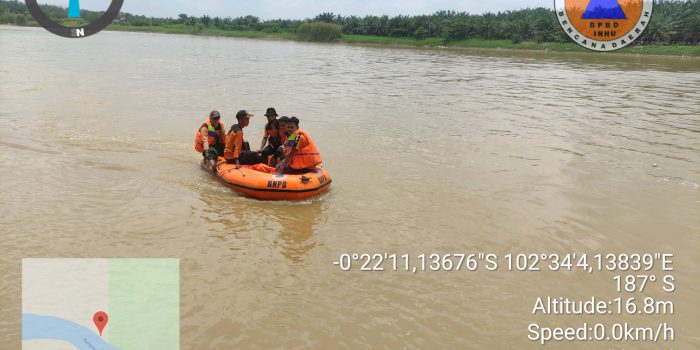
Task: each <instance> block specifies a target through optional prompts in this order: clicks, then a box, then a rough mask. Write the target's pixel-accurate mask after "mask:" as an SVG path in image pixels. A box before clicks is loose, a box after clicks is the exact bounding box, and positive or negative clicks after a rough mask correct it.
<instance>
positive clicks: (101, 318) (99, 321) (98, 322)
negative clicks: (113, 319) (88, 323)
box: [92, 311, 109, 337]
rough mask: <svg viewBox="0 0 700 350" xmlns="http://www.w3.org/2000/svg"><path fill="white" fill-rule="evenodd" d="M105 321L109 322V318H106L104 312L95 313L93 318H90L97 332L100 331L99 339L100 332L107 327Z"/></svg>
mask: <svg viewBox="0 0 700 350" xmlns="http://www.w3.org/2000/svg"><path fill="white" fill-rule="evenodd" d="M107 321H109V317H107V313H105V312H104V311H98V312H95V316H92V322H95V326H97V330H98V331H100V337H101V336H102V330H103V329H105V326H106V325H107Z"/></svg>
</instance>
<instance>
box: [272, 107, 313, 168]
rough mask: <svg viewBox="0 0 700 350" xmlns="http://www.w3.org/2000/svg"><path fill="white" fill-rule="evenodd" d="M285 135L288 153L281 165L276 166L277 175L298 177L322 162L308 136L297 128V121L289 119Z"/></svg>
mask: <svg viewBox="0 0 700 350" xmlns="http://www.w3.org/2000/svg"><path fill="white" fill-rule="evenodd" d="M287 133H288V134H289V135H290V136H289V139H288V140H287V145H288V147H289V152H288V153H287V155H286V157H285V158H284V161H283V162H282V164H280V165H278V167H277V173H278V174H280V173H284V174H290V175H299V174H305V173H308V172H312V171H315V170H316V167H317V166H318V165H320V164H321V163H322V162H323V161H322V160H321V154H320V153H319V151H318V148H316V143H314V141H313V140H312V139H311V137H310V136H309V134H307V133H306V131H304V130H302V129H300V128H299V119H297V118H296V117H292V118H290V119H289V122H288V123H287Z"/></svg>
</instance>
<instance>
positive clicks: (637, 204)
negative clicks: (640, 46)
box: [0, 27, 700, 349]
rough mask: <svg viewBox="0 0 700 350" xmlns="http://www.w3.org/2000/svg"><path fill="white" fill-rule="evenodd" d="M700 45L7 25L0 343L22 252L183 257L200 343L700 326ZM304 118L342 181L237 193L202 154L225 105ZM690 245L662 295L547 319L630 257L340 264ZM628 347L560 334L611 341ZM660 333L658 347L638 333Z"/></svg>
mask: <svg viewBox="0 0 700 350" xmlns="http://www.w3.org/2000/svg"><path fill="white" fill-rule="evenodd" d="M699 87H700V61H698V60H697V59H682V58H654V57H642V56H620V55H598V54H573V55H572V54H569V55H567V54H553V53H520V52H511V51H479V50H474V51H469V50H466V51H465V50H460V51H452V50H439V49H438V50H435V49H433V50H413V49H396V48H378V47H361V46H347V45H320V44H307V43H298V42H286V41H266V40H250V39H228V38H207V37H194V36H178V35H157V34H137V33H117V32H104V33H100V34H99V35H96V36H94V37H90V38H87V39H83V40H76V41H70V40H66V39H63V38H59V37H56V36H53V35H50V34H48V33H47V32H45V31H43V30H40V29H19V28H12V27H0V121H1V122H0V160H1V161H0V193H2V204H0V213H1V214H0V252H1V254H0V314H1V317H0V344H3V345H2V349H10V348H20V346H21V345H20V334H21V326H20V313H21V301H20V297H21V290H20V289H21V283H20V281H21V259H22V258H26V257H63V258H104V257H115V258H121V257H153V258H166V257H167V258H173V257H175V258H179V259H181V311H180V312H181V347H182V348H183V349H231V348H250V349H275V348H279V349H303V348H313V349H368V348H376V349H404V348H406V349H438V348H440V349H467V348H469V349H491V348H503V349H506V348H529V347H537V345H536V343H533V342H531V341H528V340H527V335H528V332H527V326H528V325H529V324H530V323H533V322H537V323H540V324H541V325H543V326H554V325H569V326H575V325H579V324H581V323H582V322H603V323H606V324H610V323H613V322H617V321H623V322H629V323H631V324H639V325H652V324H656V323H658V322H659V321H663V322H668V323H669V324H672V325H673V326H674V327H675V330H676V341H675V342H673V343H666V344H665V346H669V347H671V346H672V347H673V348H678V349H691V348H694V347H696V346H697V344H698V343H699V342H700V335H699V334H698V329H700V318H699V317H700V316H698V315H700V312H698V311H700V310H699V309H698V295H699V294H700V288H699V287H698V283H699V282H700V280H699V278H698V275H699V274H700V253H698V252H700V238H699V233H700V217H699V216H698V213H699V212H698V209H700V192H699V191H700V188H699V186H700V185H699V183H700V143H699V141H698V140H699V137H700V103H699V102H698V101H700V92H699ZM268 106H275V107H276V108H277V110H278V111H279V112H280V114H281V115H296V116H298V117H299V118H300V119H301V121H302V124H301V126H302V127H303V128H304V129H305V130H307V131H308V132H309V133H310V134H311V135H312V136H313V138H314V139H315V141H316V143H317V144H318V146H319V148H320V150H321V152H322V154H323V158H324V164H325V167H326V168H327V169H328V170H329V172H330V173H331V174H332V175H333V180H334V181H333V185H332V189H331V191H330V192H329V193H328V194H325V195H323V196H321V197H320V198H317V199H314V200H311V201H306V202H302V203H286V202H282V203H271V202H261V201H256V200H251V199H247V198H243V197H240V196H238V195H236V194H235V193H233V192H232V191H231V190H229V189H226V188H223V187H222V186H221V185H220V184H219V183H218V182H216V181H215V180H214V179H213V178H212V177H211V176H210V175H208V174H206V173H204V172H203V171H201V170H200V168H199V165H198V161H199V156H198V155H197V154H196V153H195V152H194V150H193V147H192V144H193V135H194V131H195V129H196V128H197V126H198V125H199V124H200V123H201V121H202V120H203V119H204V117H205V116H206V115H207V113H208V111H209V110H211V109H218V110H220V111H221V112H222V114H223V116H224V117H223V120H224V122H225V123H226V124H228V125H230V124H231V123H232V121H233V120H234V115H235V112H236V111H237V110H239V109H243V108H246V109H249V110H251V111H253V112H254V113H255V114H256V116H255V117H254V118H253V119H252V121H251V126H250V128H248V129H246V136H247V139H248V140H249V141H251V144H253V145H254V147H257V145H258V144H259V138H260V134H261V132H262V126H263V118H264V117H262V115H263V114H264V110H265V108H266V107H268ZM384 252H388V253H397V254H411V256H413V257H416V256H418V255H419V254H421V253H426V254H430V253H441V254H447V253H470V252H492V253H496V254H499V255H500V256H503V255H505V254H507V253H509V252H512V253H530V252H534V253H559V254H564V253H569V252H579V253H589V254H594V253H609V252H611V253H649V252H652V253H653V252H668V253H673V254H674V255H675V257H674V266H675V271H674V272H673V275H674V277H675V278H676V280H677V281H678V289H677V291H676V292H674V293H672V294H664V293H662V292H660V291H659V288H656V289H652V290H650V291H648V292H645V293H644V294H640V295H638V297H644V296H647V295H652V296H655V297H659V298H665V299H670V300H672V301H673V302H674V303H675V314H674V315H665V316H641V315H634V316H619V317H618V316H596V317H586V316H551V315H550V316H542V315H533V314H532V308H533V303H534V301H535V298H536V297H547V296H553V297H559V296H565V297H569V298H573V299H578V300H581V299H590V297H592V296H596V297H601V298H608V299H611V298H615V297H617V296H619V294H617V293H616V292H615V291H614V284H613V282H612V278H613V275H614V273H608V272H605V273H597V274H590V275H589V274H585V273H577V272H561V271H560V272H557V273H553V272H547V271H540V272H529V273H516V272H507V271H502V270H499V271H498V272H493V273H487V272H474V273H472V272H465V271H460V272H454V271H453V272H423V273H420V272H419V273H416V274H412V273H406V272H389V271H385V272H363V271H358V270H357V269H354V270H353V271H350V272H341V271H340V269H339V268H338V266H334V265H333V264H332V262H333V261H337V260H338V258H339V256H340V254H343V253H384ZM623 345H624V344H623V343H614V342H611V343H605V342H604V343H586V342H563V343H553V344H552V346H553V347H555V348H572V347H574V348H589V347H594V348H609V347H618V346H623ZM629 345H630V346H633V347H635V348H655V347H656V346H657V344H654V343H652V342H638V343H630V344H629Z"/></svg>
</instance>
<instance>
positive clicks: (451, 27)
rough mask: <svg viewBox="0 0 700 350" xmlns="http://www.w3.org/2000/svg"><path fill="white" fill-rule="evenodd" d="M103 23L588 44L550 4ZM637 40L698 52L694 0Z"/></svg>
mask: <svg viewBox="0 0 700 350" xmlns="http://www.w3.org/2000/svg"><path fill="white" fill-rule="evenodd" d="M41 6H42V8H43V10H44V12H45V13H46V14H47V16H49V18H51V19H53V20H54V21H56V22H58V23H62V24H64V25H69V26H76V25H80V23H84V22H90V21H93V20H94V19H96V18H97V17H99V16H100V15H101V12H94V11H86V10H83V11H81V16H82V18H81V19H79V20H75V19H70V20H69V19H66V18H65V17H66V14H67V10H66V9H65V8H62V7H59V6H53V5H41ZM20 15H21V17H20ZM22 18H23V19H22ZM0 23H10V24H17V25H28V26H36V25H37V23H36V22H35V21H34V20H33V19H32V18H31V16H30V15H29V14H28V13H27V8H26V5H25V4H24V2H20V1H7V0H0ZM108 29H109V30H123V31H142V32H157V33H176V34H193V35H216V36H230V37H249V38H279V39H300V40H310V41H324V42H325V41H340V42H345V43H362V44H376V45H406V46H450V47H478V48H506V49H531V50H550V51H581V52H584V51H586V50H585V49H583V48H580V47H579V46H578V45H576V44H575V43H573V42H572V41H571V39H569V37H568V36H567V35H566V34H565V33H564V31H563V30H562V29H561V27H560V25H559V22H558V21H557V19H556V16H555V14H554V11H553V10H552V9H550V8H536V9H523V10H518V11H505V12H499V13H485V14H482V15H472V14H469V13H466V12H455V11H440V12H436V13H434V14H432V15H422V16H394V17H389V16H365V17H357V16H349V17H343V16H340V15H335V14H333V13H323V14H320V15H318V16H316V17H315V18H313V19H306V20H284V19H275V20H266V21H261V20H260V19H259V18H258V17H255V16H245V17H237V18H230V17H226V18H221V17H209V16H206V15H205V16H202V17H193V16H188V15H186V14H181V15H179V16H178V17H177V18H155V17H145V16H136V15H132V14H129V13H121V14H120V16H119V18H118V20H116V21H115V23H114V24H112V25H110V26H109V27H108ZM635 44H636V45H635V46H633V47H626V48H624V49H622V50H621V51H620V52H627V53H635V54H659V55H687V56H700V0H686V1H678V0H659V1H657V2H656V5H655V7H654V14H653V20H652V21H651V22H650V25H649V27H648V28H647V30H646V31H645V32H644V34H643V35H642V36H641V38H640V39H639V40H638V41H637V42H636V43H635Z"/></svg>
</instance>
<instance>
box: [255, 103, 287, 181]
mask: <svg viewBox="0 0 700 350" xmlns="http://www.w3.org/2000/svg"><path fill="white" fill-rule="evenodd" d="M265 116H266V117H267V124H265V131H264V133H263V139H262V143H261V144H260V149H259V150H258V153H260V156H262V158H263V161H264V162H266V163H267V160H268V158H269V157H270V156H273V157H272V160H271V162H269V164H270V166H273V167H274V166H275V165H276V164H277V161H278V160H279V159H280V158H281V157H282V149H281V148H280V146H282V140H284V139H286V138H284V139H283V138H282V137H281V136H280V134H281V133H280V121H279V120H277V111H275V109H274V108H272V107H270V108H268V109H267V112H266V113H265Z"/></svg>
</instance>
